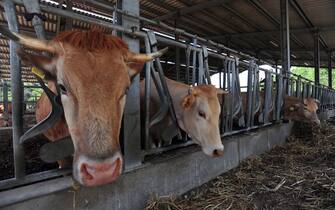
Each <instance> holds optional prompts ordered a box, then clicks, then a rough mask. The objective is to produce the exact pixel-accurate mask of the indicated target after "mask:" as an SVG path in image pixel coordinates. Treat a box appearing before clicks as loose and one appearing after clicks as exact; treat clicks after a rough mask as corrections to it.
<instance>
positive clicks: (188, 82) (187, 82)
mask: <svg viewBox="0 0 335 210" xmlns="http://www.w3.org/2000/svg"><path fill="white" fill-rule="evenodd" d="M188 46H189V45H188ZM190 59H191V49H190V48H189V47H187V48H186V71H185V72H186V76H185V78H186V84H188V85H189V84H190Z"/></svg>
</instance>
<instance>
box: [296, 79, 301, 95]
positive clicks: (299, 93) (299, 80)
mask: <svg viewBox="0 0 335 210" xmlns="http://www.w3.org/2000/svg"><path fill="white" fill-rule="evenodd" d="M296 97H297V98H301V77H300V76H298V80H297V91H296Z"/></svg>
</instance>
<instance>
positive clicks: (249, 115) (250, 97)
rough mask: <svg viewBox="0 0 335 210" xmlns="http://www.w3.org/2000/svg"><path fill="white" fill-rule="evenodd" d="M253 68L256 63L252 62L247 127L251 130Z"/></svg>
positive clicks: (249, 73)
mask: <svg viewBox="0 0 335 210" xmlns="http://www.w3.org/2000/svg"><path fill="white" fill-rule="evenodd" d="M253 68H254V61H253V60H252V61H250V66H249V69H248V90H247V97H248V98H247V104H248V105H247V110H246V111H247V127H248V128H250V127H251V125H252V120H253V119H252V110H253V109H252V103H253V102H252V91H253V90H252V88H253V86H252V84H253Z"/></svg>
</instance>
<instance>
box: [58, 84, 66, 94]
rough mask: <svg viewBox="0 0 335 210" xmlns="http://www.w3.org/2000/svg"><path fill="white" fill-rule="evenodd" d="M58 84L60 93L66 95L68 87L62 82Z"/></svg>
mask: <svg viewBox="0 0 335 210" xmlns="http://www.w3.org/2000/svg"><path fill="white" fill-rule="evenodd" d="M58 86H59V89H60V93H61V94H63V95H66V94H67V89H66V87H65V86H64V85H62V84H58Z"/></svg>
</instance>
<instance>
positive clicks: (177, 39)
mask: <svg viewBox="0 0 335 210" xmlns="http://www.w3.org/2000/svg"><path fill="white" fill-rule="evenodd" d="M175 38H176V41H179V34H176V36H175ZM175 65H176V79H177V81H180V49H179V47H176V62H175Z"/></svg>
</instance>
